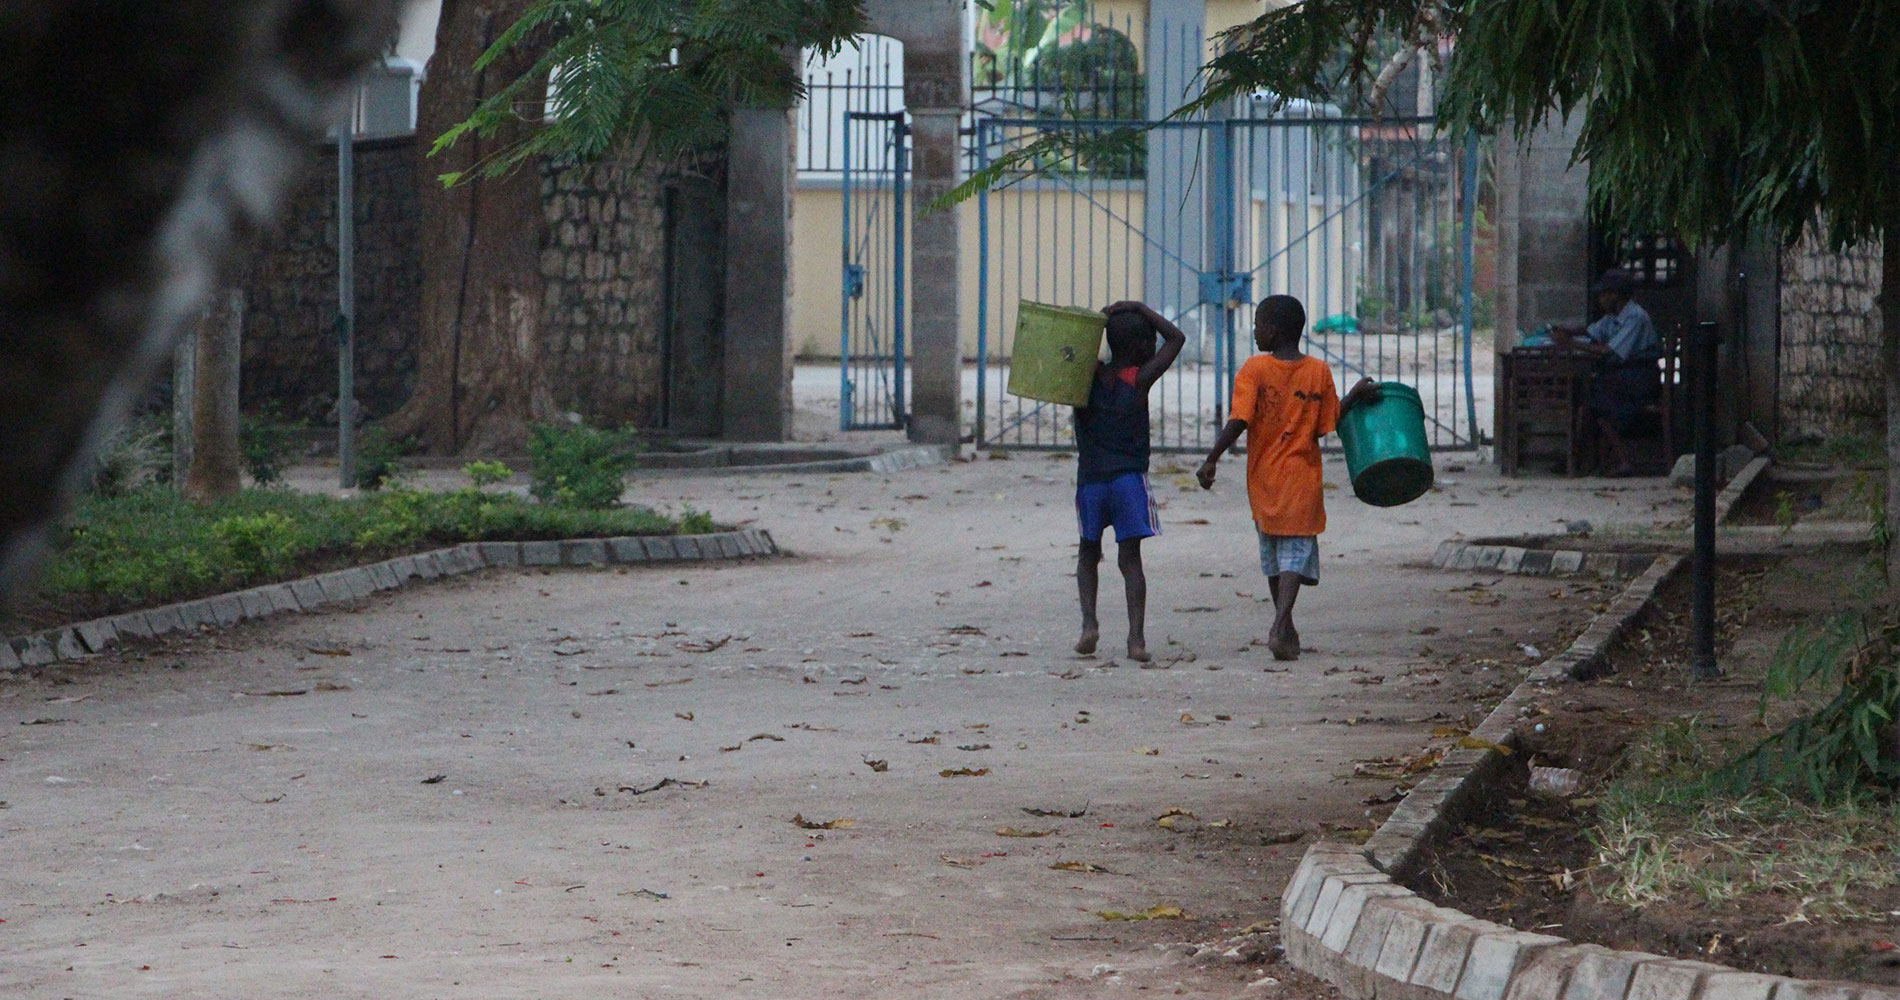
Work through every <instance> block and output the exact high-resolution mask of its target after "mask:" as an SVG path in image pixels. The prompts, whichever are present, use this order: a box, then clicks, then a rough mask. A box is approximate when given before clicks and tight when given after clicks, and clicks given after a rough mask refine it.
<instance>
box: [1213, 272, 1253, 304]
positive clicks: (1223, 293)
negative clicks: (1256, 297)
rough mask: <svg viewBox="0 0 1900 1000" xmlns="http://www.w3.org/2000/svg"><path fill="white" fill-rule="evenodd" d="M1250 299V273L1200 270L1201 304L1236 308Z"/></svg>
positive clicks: (1251, 281) (1251, 291) (1251, 284)
mask: <svg viewBox="0 0 1900 1000" xmlns="http://www.w3.org/2000/svg"><path fill="white" fill-rule="evenodd" d="M1252 301H1253V275H1252V274H1249V273H1247V272H1246V271H1202V272H1201V305H1204V306H1220V307H1222V308H1224V309H1238V308H1240V307H1241V306H1243V305H1246V304H1247V303H1249V302H1252Z"/></svg>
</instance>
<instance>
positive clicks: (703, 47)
mask: <svg viewBox="0 0 1900 1000" xmlns="http://www.w3.org/2000/svg"><path fill="white" fill-rule="evenodd" d="M861 23H862V11H861V9H860V3H859V2H858V0H678V2H667V3H660V2H655V0H444V2H443V4H442V17H441V20H440V21H439V22H438V28H437V32H436V54H435V56H434V57H433V58H432V59H431V61H430V64H429V75H428V79H427V82H426V83H425V84H424V85H423V92H422V95H421V109H420V114H419V121H418V129H419V130H420V132H421V134H422V135H423V136H425V137H429V138H432V139H434V144H433V148H432V150H431V155H430V157H429V158H427V159H425V160H424V161H423V164H422V170H423V172H424V173H425V174H426V175H427V179H428V181H430V182H432V181H434V180H436V179H438V178H439V179H440V180H441V181H442V182H443V183H441V184H434V183H430V184H429V187H430V188H431V189H433V190H432V193H428V194H425V196H424V198H423V201H422V206H421V211H422V245H423V256H422V260H423V265H422V266H423V302H422V306H423V308H422V327H421V331H420V350H419V355H418V359H417V360H418V371H417V380H416V383H417V384H416V392H415V395H414V396H413V397H412V398H411V399H410V402H409V403H408V404H407V405H406V406H405V407H404V409H403V410H402V411H400V412H399V413H397V414H396V415H395V416H394V417H393V418H392V420H391V425H392V428H393V429H394V430H396V431H397V432H398V433H399V434H414V435H416V436H418V437H420V438H421V439H422V440H423V442H424V443H425V444H426V445H427V446H428V447H429V449H430V450H431V451H435V452H438V453H465V452H466V453H495V452H505V451H511V450H519V449H520V447H521V445H522V444H523V443H524V442H525V441H526V439H527V433H528V427H529V425H530V424H532V423H534V422H536V421H539V420H545V419H548V418H549V417H551V416H552V415H553V409H554V403H553V394H552V393H551V391H550V386H549V384H548V383H549V375H548V372H547V368H546V363H545V362H546V358H545V356H544V352H543V351H542V350H541V346H540V340H541V338H540V310H541V308H542V295H541V291H540V272H539V255H540V253H541V250H542V245H541V243H542V234H543V233H544V231H545V228H546V225H545V223H544V222H543V220H542V206H541V169H542V168H543V167H544V166H545V165H547V164H550V163H553V164H568V163H577V162H585V161H589V160H593V159H597V158H600V157H604V156H610V155H612V156H632V157H635V158H639V159H642V160H644V161H646V162H648V163H654V164H657V163H664V162H667V161H669V160H672V159H674V158H676V157H682V156H687V155H691V154H694V153H696V152H700V151H703V150H706V149H708V148H713V147H716V146H717V145H718V143H719V142H720V140H721V139H722V138H723V136H724V134H725V126H726V112H727V110H728V109H730V108H732V107H733V106H735V105H739V104H748V103H775V104H778V105H781V106H782V105H783V104H784V103H786V102H788V101H789V100H791V99H793V98H795V97H796V96H797V95H798V93H799V91H800V87H801V82H800V79H799V74H798V72H797V70H796V68H795V66H794V65H793V64H792V63H790V62H788V61H787V59H786V54H787V53H788V52H796V51H798V50H799V49H800V48H801V47H817V48H820V49H827V50H835V49H836V47H837V46H839V45H841V44H843V43H844V42H845V41H846V40H848V39H849V38H850V37H851V36H852V35H853V34H854V33H855V32H856V31H857V29H858V27H859V25H860V24H861ZM716 221H717V220H706V222H707V224H716ZM656 266H657V265H656Z"/></svg>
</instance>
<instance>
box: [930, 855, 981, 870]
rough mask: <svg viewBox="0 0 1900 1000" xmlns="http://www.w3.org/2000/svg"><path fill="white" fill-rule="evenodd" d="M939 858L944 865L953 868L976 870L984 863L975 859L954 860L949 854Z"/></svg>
mask: <svg viewBox="0 0 1900 1000" xmlns="http://www.w3.org/2000/svg"><path fill="white" fill-rule="evenodd" d="M938 857H939V858H940V859H941V860H942V861H943V863H944V864H946V865H949V866H951V867H953V868H975V867H976V866H977V865H980V864H982V863H983V862H981V861H978V860H977V859H975V858H953V857H951V856H950V855H948V854H940V855H938Z"/></svg>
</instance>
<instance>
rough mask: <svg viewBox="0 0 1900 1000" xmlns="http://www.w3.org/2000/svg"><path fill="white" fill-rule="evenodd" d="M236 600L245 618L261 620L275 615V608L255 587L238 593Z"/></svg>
mask: <svg viewBox="0 0 1900 1000" xmlns="http://www.w3.org/2000/svg"><path fill="white" fill-rule="evenodd" d="M237 599H238V605H239V606H240V607H241V608H242V609H243V612H244V617H246V618H263V617H266V616H269V615H273V614H276V613H277V606H276V605H274V604H272V603H271V602H270V598H268V597H265V596H264V592H263V591H262V590H259V589H258V588H256V587H253V588H251V589H250V590H240V591H238V595H237Z"/></svg>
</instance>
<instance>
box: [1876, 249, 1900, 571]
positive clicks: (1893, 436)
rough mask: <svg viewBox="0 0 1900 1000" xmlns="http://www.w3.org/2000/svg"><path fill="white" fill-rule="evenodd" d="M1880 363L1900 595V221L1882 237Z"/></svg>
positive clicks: (1893, 564)
mask: <svg viewBox="0 0 1900 1000" xmlns="http://www.w3.org/2000/svg"><path fill="white" fill-rule="evenodd" d="M1878 301H1879V303H1880V360H1881V368H1882V373H1881V374H1882V375H1883V376H1885V379H1886V384H1887V493H1886V497H1885V499H1884V500H1883V501H1882V506H1881V511H1882V523H1881V526H1882V535H1883V541H1884V542H1885V544H1886V553H1885V555H1886V559H1887V589H1888V590H1889V591H1892V592H1895V593H1900V551H1896V547H1895V544H1894V543H1895V539H1900V219H1896V220H1894V221H1891V222H1889V223H1888V224H1887V226H1886V228H1885V229H1884V230H1883V231H1882V232H1881V234H1880V296H1879V299H1878Z"/></svg>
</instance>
